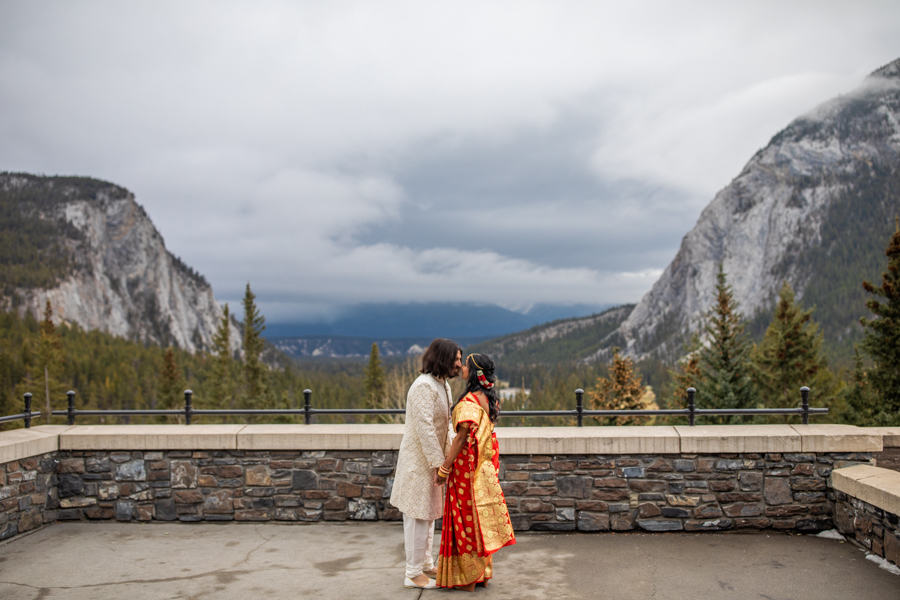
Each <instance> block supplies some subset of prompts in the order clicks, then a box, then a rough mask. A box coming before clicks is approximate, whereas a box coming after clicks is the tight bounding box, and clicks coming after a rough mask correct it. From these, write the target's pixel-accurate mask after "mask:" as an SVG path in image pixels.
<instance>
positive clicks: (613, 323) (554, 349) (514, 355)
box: [466, 304, 634, 365]
mask: <svg viewBox="0 0 900 600" xmlns="http://www.w3.org/2000/svg"><path fill="white" fill-rule="evenodd" d="M633 309H634V305H633V304H628V305H625V306H616V307H613V308H609V309H607V310H605V311H603V312H601V313H599V314H595V315H591V316H589V317H581V318H574V319H560V320H558V321H553V322H552V323H546V324H544V325H538V326H536V327H532V328H531V329H529V330H527V331H522V332H519V333H514V334H511V335H505V336H503V337H500V338H497V339H494V340H489V341H486V342H482V343H480V344H475V345H473V346H471V347H469V348H466V351H467V352H482V353H484V354H487V355H489V356H491V357H493V358H502V359H503V361H504V362H505V363H508V364H520V365H530V364H549V363H555V362H562V361H571V360H588V359H590V358H591V357H593V356H594V355H595V354H596V353H597V352H598V351H600V350H602V349H603V348H606V347H608V346H609V345H610V344H613V343H615V342H616V340H617V338H616V332H617V330H618V328H619V327H620V326H621V325H622V323H623V322H624V321H625V319H626V318H628V315H630V314H631V311H632V310H633Z"/></svg>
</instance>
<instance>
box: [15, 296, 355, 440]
mask: <svg viewBox="0 0 900 600" xmlns="http://www.w3.org/2000/svg"><path fill="white" fill-rule="evenodd" d="M42 325H44V324H43V323H42V322H41V321H38V320H36V319H35V318H34V317H33V316H32V315H31V313H26V314H25V316H24V317H19V316H18V315H17V314H16V313H9V312H7V313H0V414H4V415H7V414H15V413H19V412H22V407H23V404H22V395H23V394H24V393H25V392H30V393H32V394H33V395H34V400H33V410H39V411H42V412H43V411H44V406H45V383H44V369H43V365H44V364H47V365H48V374H49V377H48V380H47V383H48V384H49V385H48V387H49V388H50V394H51V404H52V408H53V410H63V409H65V407H66V396H65V393H66V391H67V390H70V389H71V390H74V391H75V392H76V396H75V399H76V400H75V406H76V408H79V409H152V408H181V407H183V406H184V397H183V391H184V390H185V389H188V388H189V389H191V390H192V391H193V392H194V400H193V405H194V408H221V407H222V406H223V400H224V399H223V398H222V397H220V396H218V395H217V394H216V391H217V390H216V387H217V384H218V383H219V380H218V379H217V374H216V357H215V356H214V355H212V354H209V353H205V352H201V353H196V354H191V353H190V352H187V351H185V350H179V349H175V348H169V349H164V348H161V347H160V346H157V345H154V344H146V345H145V344H142V343H138V342H133V341H129V340H126V339H123V338H120V337H116V336H113V335H110V334H108V333H104V332H101V331H84V330H83V329H81V328H80V327H78V326H77V325H72V326H70V325H66V324H62V325H60V326H58V327H54V328H53V329H54V332H53V333H51V334H50V337H49V338H48V335H47V334H46V333H45V332H46V326H45V325H44V327H42ZM167 353H170V357H169V358H168V359H167V356H166V355H167ZM264 358H265V359H266V361H267V363H268V367H267V369H266V375H265V381H266V391H265V394H264V396H263V397H262V398H260V399H258V400H257V401H255V402H254V403H253V404H254V406H259V407H268V408H289V407H299V406H302V405H303V390H304V389H305V388H309V389H311V390H313V405H314V406H318V407H331V408H338V407H340V408H350V407H362V406H363V380H362V370H363V364H362V363H359V362H346V363H340V364H338V363H330V364H322V365H309V366H305V367H304V368H298V367H297V365H295V364H294V363H293V361H291V360H290V359H288V358H287V357H284V355H281V354H280V353H278V352H277V351H275V350H274V348H271V347H270V348H269V349H268V350H267V351H266V352H265V353H264ZM241 366H242V365H241V363H239V362H238V363H236V364H235V365H234V370H235V372H234V373H233V374H232V375H233V376H234V379H235V383H236V384H237V385H238V386H239V385H240V382H241V377H242V374H241V373H240V369H241ZM226 405H227V404H226ZM232 407H241V405H240V398H234V399H233V406H232ZM317 419H318V420H319V422H331V421H332V420H333V419H331V418H329V417H325V416H322V417H317ZM253 420H254V419H253V418H249V419H248V418H246V417H241V418H240V419H237V420H235V419H230V418H224V419H223V418H221V417H217V418H210V417H206V418H197V419H196V420H195V422H201V423H202V422H223V421H224V422H232V421H236V422H248V421H250V422H252V421H253ZM279 420H280V421H287V422H291V421H298V422H302V417H299V418H295V417H289V418H282V419H279ZM342 420H343V419H341V418H339V419H337V421H342ZM176 421H178V419H175V418H173V417H169V418H166V417H144V418H140V419H129V418H127V417H109V418H106V419H105V420H104V419H99V418H87V417H85V418H80V419H79V421H78V422H79V423H90V422H94V423H97V422H105V423H122V422H176ZM268 421H270V422H271V419H269V420H268ZM54 422H55V423H63V422H64V419H63V418H61V417H56V418H55V420H54ZM43 423H46V421H45V420H43V418H42V419H41V420H40V421H38V422H36V424H43ZM21 426H22V424H21V422H18V423H7V424H5V425H0V428H3V427H6V428H13V427H21Z"/></svg>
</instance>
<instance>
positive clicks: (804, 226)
mask: <svg viewBox="0 0 900 600" xmlns="http://www.w3.org/2000/svg"><path fill="white" fill-rule="evenodd" d="M898 213H900V60H897V61H894V62H892V63H890V64H889V65H886V66H885V67H883V68H881V69H879V70H877V71H875V72H874V73H872V74H871V75H870V76H869V77H868V78H866V79H865V80H864V82H863V84H862V85H861V86H860V87H859V88H858V89H857V90H856V91H854V92H853V93H852V94H849V95H847V96H841V97H839V98H836V99H834V100H831V101H829V102H826V103H825V104H823V105H821V106H819V107H818V108H816V109H815V110H813V111H812V112H810V113H809V114H807V115H804V116H802V117H800V118H798V119H796V120H795V121H794V122H793V123H791V124H790V125H789V126H788V127H787V128H785V129H784V130H783V131H782V132H780V133H779V134H778V135H776V136H775V137H774V138H773V139H772V140H771V142H770V143H769V145H768V146H767V147H766V148H764V149H763V150H761V151H759V152H758V153H757V154H756V155H755V156H754V157H753V158H752V159H751V160H750V161H749V162H748V163H747V165H746V166H745V167H744V169H743V171H742V172H741V173H740V174H739V175H738V176H737V177H736V178H735V179H734V180H733V181H732V182H731V184H729V185H728V186H727V187H726V188H725V189H723V190H722V191H721V192H719V193H718V194H717V195H716V197H715V198H714V199H713V201H712V202H711V203H710V204H709V206H707V208H706V209H705V210H704V211H703V213H702V214H701V216H700V219H699V220H698V222H697V224H696V226H695V227H694V228H693V229H692V230H691V231H690V232H689V233H688V234H687V235H686V236H685V237H684V239H683V241H682V243H681V248H680V249H679V251H678V254H677V255H676V256H675V259H674V260H673V261H672V263H671V264H670V265H669V266H668V267H667V268H666V270H665V272H664V273H663V275H662V276H661V278H660V279H659V281H657V282H656V284H654V286H653V288H652V289H651V290H650V292H648V293H647V294H646V295H645V296H644V298H643V299H642V300H641V301H640V303H639V304H638V305H637V307H636V308H635V309H634V311H633V312H632V313H631V315H630V316H629V317H628V319H627V320H626V321H625V322H624V323H623V324H622V326H621V327H620V329H619V332H618V333H619V334H620V335H621V338H620V339H623V340H624V341H625V343H626V344H627V349H628V353H629V354H631V355H632V356H637V357H642V356H647V355H650V354H656V355H659V356H661V357H664V358H665V357H667V358H673V357H674V356H676V355H677V353H678V352H679V351H680V348H681V344H682V342H683V340H684V339H685V338H686V337H687V336H688V335H689V334H690V333H691V332H693V331H696V330H697V328H698V324H699V320H700V318H701V316H702V315H703V313H704V312H705V311H706V310H707V309H708V307H709V306H710V305H711V304H712V300H713V295H714V292H715V276H716V271H717V269H718V265H719V263H722V264H723V265H724V269H725V271H726V273H727V274H728V280H729V283H730V284H731V285H732V286H733V290H734V293H735V297H736V298H737V299H738V301H739V302H740V304H741V310H742V312H743V313H744V315H746V316H748V317H750V318H753V317H754V316H758V315H765V314H766V313H767V311H771V307H772V306H773V304H774V299H775V296H776V294H777V292H778V289H779V288H780V287H781V285H782V282H783V281H788V282H789V283H790V284H791V286H792V287H793V288H794V290H795V291H796V292H797V296H798V298H799V299H801V300H802V301H803V303H804V305H806V306H817V307H818V308H817V311H816V313H815V315H814V316H815V317H816V318H818V319H819V320H820V321H821V320H822V319H823V318H824V319H825V320H826V321H827V324H826V325H825V327H824V329H825V333H826V341H827V342H828V341H829V338H830V342H831V343H832V344H834V343H838V342H839V341H840V340H841V339H843V338H845V337H849V338H852V337H853V336H854V335H856V336H857V337H858V333H859V331H858V324H857V321H858V318H859V316H860V315H862V314H863V313H864V312H865V307H864V305H863V303H862V302H863V301H862V291H861V289H860V283H861V280H862V278H863V277H864V276H866V277H873V276H874V277H875V278H877V279H878V281H880V278H878V273H880V272H881V271H882V270H883V269H884V266H885V263H884V257H883V249H884V246H885V244H886V243H887V239H888V234H889V233H890V232H891V231H893V228H894V215H895V214H898ZM861 271H864V272H861ZM603 352H604V351H603V350H601V351H600V352H598V353H597V357H598V358H599V357H600V356H601V355H602V354H603Z"/></svg>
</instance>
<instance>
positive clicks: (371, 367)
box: [365, 344, 387, 420]
mask: <svg viewBox="0 0 900 600" xmlns="http://www.w3.org/2000/svg"><path fill="white" fill-rule="evenodd" d="M365 387H366V407H367V408H381V407H382V406H384V404H385V401H386V397H387V383H386V379H385V375H384V367H382V366H381V357H380V355H379V352H378V344H372V351H371V352H370V353H369V364H368V365H366V381H365ZM375 420H377V419H375Z"/></svg>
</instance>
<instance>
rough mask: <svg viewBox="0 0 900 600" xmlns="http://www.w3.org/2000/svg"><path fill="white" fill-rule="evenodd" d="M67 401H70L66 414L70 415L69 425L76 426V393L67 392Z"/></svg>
mask: <svg viewBox="0 0 900 600" xmlns="http://www.w3.org/2000/svg"><path fill="white" fill-rule="evenodd" d="M66 400H68V406H67V407H66V413H68V417H69V425H74V424H75V392H73V391H72V390H69V391H68V392H66Z"/></svg>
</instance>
